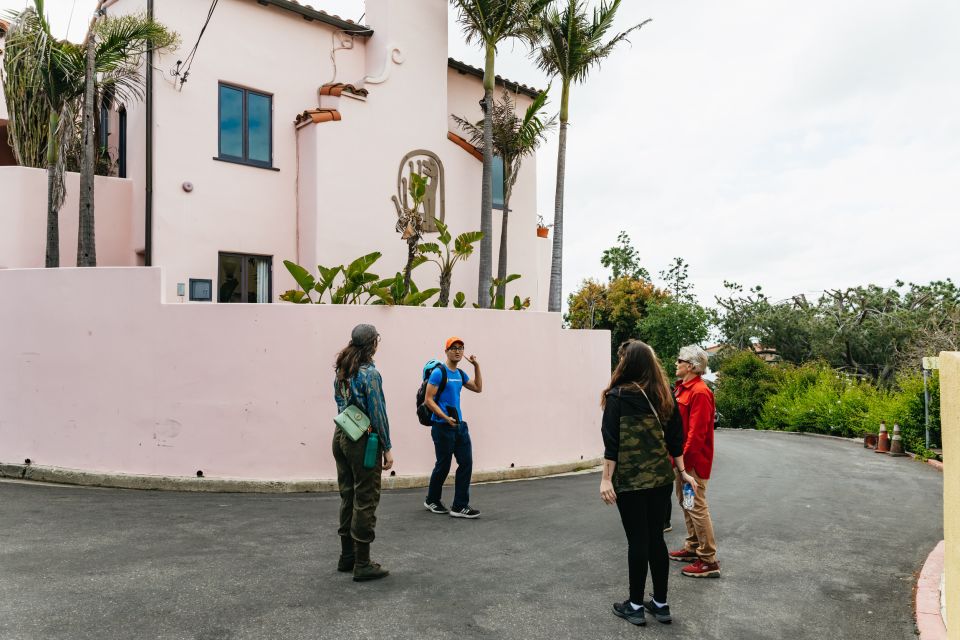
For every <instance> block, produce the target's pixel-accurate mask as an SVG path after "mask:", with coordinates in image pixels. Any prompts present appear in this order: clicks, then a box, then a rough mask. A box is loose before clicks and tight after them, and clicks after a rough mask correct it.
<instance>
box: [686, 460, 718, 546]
mask: <svg viewBox="0 0 960 640" xmlns="http://www.w3.org/2000/svg"><path fill="white" fill-rule="evenodd" d="M687 472H688V473H689V474H690V475H691V476H693V477H694V478H695V479H696V480H697V484H699V485H700V486H699V487H694V489H693V508H692V509H689V510H687V509H684V510H683V521H684V523H685V524H686V525H687V539H686V541H685V542H684V545H683V546H684V548H685V549H686V550H687V551H693V552H694V553H696V554H697V557H698V558H700V560H701V561H703V562H705V563H707V564H712V563H714V562H716V561H717V540H716V538H714V537H713V521H712V520H711V519H710V509H709V507H707V483H708V482H709V480H703V479H701V478H700V476H698V475H697V474H696V473H695V472H694V471H693V469H687ZM676 476H677V482H676V488H677V499H678V500H680V503H681V504H683V480H682V479H681V478H680V474H679V473H677V474H676Z"/></svg>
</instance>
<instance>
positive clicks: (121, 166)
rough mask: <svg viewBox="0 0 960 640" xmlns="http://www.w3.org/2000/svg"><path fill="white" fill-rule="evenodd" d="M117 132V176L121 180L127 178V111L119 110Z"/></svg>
mask: <svg viewBox="0 0 960 640" xmlns="http://www.w3.org/2000/svg"><path fill="white" fill-rule="evenodd" d="M119 116H120V117H119V120H120V122H119V123H118V127H117V128H118V129H119V131H118V132H117V134H118V137H119V139H118V140H117V175H118V176H119V177H121V178H126V177H127V110H126V109H125V108H123V107H121V108H120V113H119Z"/></svg>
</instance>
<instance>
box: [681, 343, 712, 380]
mask: <svg viewBox="0 0 960 640" xmlns="http://www.w3.org/2000/svg"><path fill="white" fill-rule="evenodd" d="M709 358H710V356H708V355H707V352H706V351H704V350H703V349H701V348H700V347H698V346H697V345H695V344H690V345H687V346H685V347H682V348H681V349H680V355H678V356H677V360H686V361H687V362H689V363H690V366H691V367H693V370H694V372H696V373H698V374H700V375H703V374H704V373H706V371H707V364H708V360H709Z"/></svg>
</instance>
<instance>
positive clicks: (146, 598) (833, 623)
mask: <svg viewBox="0 0 960 640" xmlns="http://www.w3.org/2000/svg"><path fill="white" fill-rule="evenodd" d="M475 437H477V438H482V437H483V433H482V431H478V433H476V434H475ZM598 437H599V434H598ZM427 444H428V443H427V442H424V446H427ZM402 455H403V452H399V451H398V452H397V456H398V457H402ZM598 484H599V477H598V475H597V474H595V473H592V474H584V475H577V476H567V477H560V478H552V479H546V480H533V481H526V482H513V483H503V484H490V485H483V486H478V487H475V488H474V490H473V503H474V505H475V506H476V507H478V508H480V509H482V510H483V517H482V518H480V519H479V520H476V521H464V520H455V519H452V518H449V517H445V516H436V515H432V514H430V513H427V512H426V511H425V510H424V509H423V508H422V507H421V506H420V504H421V502H422V500H423V495H422V494H423V492H422V491H421V490H407V491H396V492H392V493H388V494H386V495H385V496H384V498H383V502H382V503H381V508H380V520H379V523H378V526H377V533H378V535H379V536H380V538H378V540H377V542H376V543H375V544H374V546H373V549H374V556H375V559H381V560H382V561H383V562H384V564H385V565H386V566H387V567H388V568H389V569H390V570H391V571H392V575H391V576H390V577H388V578H387V579H385V580H382V581H379V582H376V583H368V584H357V583H354V582H352V581H351V580H350V579H349V578H348V577H347V576H345V575H344V574H338V573H337V572H336V571H335V570H334V564H335V561H336V554H337V553H338V540H337V537H336V534H335V519H336V509H337V503H338V498H337V496H335V495H329V494H311V495H249V494H206V495H204V494H181V493H161V492H137V491H124V490H111V489H88V488H72V487H59V486H47V485H35V484H27V483H17V482H4V483H0V524H2V527H3V529H2V538H0V638H2V639H4V640H6V639H8V638H10V639H18V640H21V639H22V640H27V639H31V640H32V639H41V638H42V639H45V640H46V639H52V638H91V639H97V640H106V639H112V638H117V639H124V640H128V639H142V638H162V639H172V638H195V639H203V640H214V639H217V640H228V639H241V638H243V639H248V638H249V639H267V638H270V639H283V640H293V639H297V638H343V639H349V638H390V639H399V638H463V639H467V638H518V639H519V638H523V639H534V638H544V639H547V638H549V639H551V640H552V639H556V638H578V639H581V638H636V637H639V636H642V637H649V638H689V639H698V640H699V639H711V638H718V639H719V638H723V639H725V640H749V639H752V638H791V639H801V638H811V639H813V638H817V639H823V638H829V639H834V638H843V639H860V638H863V639H865V640H866V639H868V638H869V639H871V640H873V639H874V638H884V639H885V640H901V639H902V640H912V639H913V638H915V635H914V624H913V615H912V610H911V592H912V589H913V585H914V583H915V577H914V574H915V572H916V571H917V570H918V569H919V568H920V565H921V564H922V562H923V560H924V558H925V557H926V554H927V553H928V552H929V551H930V549H931V548H932V547H933V546H934V544H936V542H937V541H938V540H940V539H941V538H942V477H941V475H940V473H939V472H937V471H936V470H934V469H932V468H931V467H929V466H926V465H923V464H920V463H917V462H913V461H911V460H910V459H904V458H900V459H891V458H889V457H887V456H880V455H877V454H875V453H873V452H870V451H866V450H864V449H863V448H861V447H860V446H859V445H855V444H851V443H848V442H841V441H836V440H827V439H821V438H811V437H797V436H792V435H788V434H778V433H757V432H732V431H723V432H720V433H718V437H717V464H716V466H715V471H714V479H713V481H712V483H711V486H710V496H711V505H712V510H713V513H714V521H715V524H716V531H717V537H718V541H719V548H720V561H721V564H722V567H723V578H721V579H720V580H693V579H689V578H684V577H681V576H679V575H678V571H679V565H677V564H676V563H671V571H672V573H671V578H670V604H671V608H672V609H673V611H674V616H675V620H676V621H675V622H674V624H673V625H672V626H664V625H659V624H657V623H656V622H653V621H651V622H650V623H648V626H647V627H646V628H644V629H642V630H641V629H637V628H636V627H633V626H632V625H630V624H628V623H626V622H624V621H622V620H620V619H618V618H615V617H614V616H612V615H611V614H610V604H611V603H612V602H614V601H615V600H618V599H623V598H625V597H626V593H627V590H626V566H625V557H626V542H625V539H624V536H623V532H622V529H621V528H620V522H619V519H618V517H617V512H616V510H615V509H614V508H612V507H606V506H604V505H603V504H602V503H601V502H600V500H599V498H598ZM674 515H675V520H679V518H680V514H679V510H675V514H674ZM682 528H683V527H682V526H679V527H677V528H676V529H675V530H674V531H673V532H672V533H670V534H668V544H670V546H671V547H676V546H678V544H679V542H680V540H681V537H682V534H681V532H680V530H681V529H682Z"/></svg>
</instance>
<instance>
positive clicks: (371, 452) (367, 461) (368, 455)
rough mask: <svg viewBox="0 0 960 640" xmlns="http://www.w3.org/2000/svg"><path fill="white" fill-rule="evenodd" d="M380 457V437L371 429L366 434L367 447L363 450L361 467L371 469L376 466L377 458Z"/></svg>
mask: <svg viewBox="0 0 960 640" xmlns="http://www.w3.org/2000/svg"><path fill="white" fill-rule="evenodd" d="M379 458H380V438H379V437H378V436H377V432H376V431H371V432H370V435H369V436H367V448H366V450H365V451H364V452H363V468H364V469H373V468H374V467H376V466H377V460H378V459H379Z"/></svg>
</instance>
